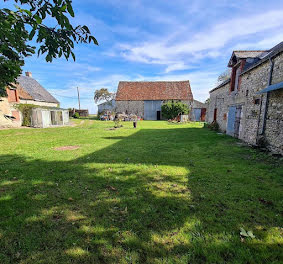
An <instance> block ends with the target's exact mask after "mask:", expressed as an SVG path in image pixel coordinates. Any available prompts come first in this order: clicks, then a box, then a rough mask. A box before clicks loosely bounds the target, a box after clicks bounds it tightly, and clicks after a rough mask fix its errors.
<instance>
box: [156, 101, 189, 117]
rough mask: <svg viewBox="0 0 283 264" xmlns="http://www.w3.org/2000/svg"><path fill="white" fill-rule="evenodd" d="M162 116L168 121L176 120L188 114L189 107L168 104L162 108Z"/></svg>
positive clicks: (174, 103) (179, 104)
mask: <svg viewBox="0 0 283 264" xmlns="http://www.w3.org/2000/svg"><path fill="white" fill-rule="evenodd" d="M161 112H162V116H163V117H165V118H166V119H174V118H176V117H177V116H178V115H181V114H185V115H186V114H188V113H189V107H188V105H186V104H183V103H181V102H168V103H166V104H163V105H162V106H161Z"/></svg>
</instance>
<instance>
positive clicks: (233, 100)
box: [207, 42, 283, 154]
mask: <svg viewBox="0 0 283 264" xmlns="http://www.w3.org/2000/svg"><path fill="white" fill-rule="evenodd" d="M228 67H231V68H232V72H231V77H230V78H229V79H228V80H226V81H225V82H223V83H222V84H220V85H218V86H217V87H216V88H214V89H213V90H211V91H210V103H209V108H208V117H207V121H208V122H209V123H211V122H213V121H216V122H217V123H218V124H219V127H220V130H221V131H223V132H226V133H227V134H228V135H231V136H234V137H236V138H239V139H242V140H243V141H245V142H247V143H249V144H251V145H255V146H264V147H266V148H268V149H269V150H271V151H273V152H275V153H280V154H283V42H281V43H279V44H278V45H276V46H275V47H273V48H271V49H270V50H261V51H259V50H257V51H234V52H233V53H232V56H231V58H230V60H229V63H228Z"/></svg>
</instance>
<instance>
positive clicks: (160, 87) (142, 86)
mask: <svg viewBox="0 0 283 264" xmlns="http://www.w3.org/2000/svg"><path fill="white" fill-rule="evenodd" d="M173 99H175V100H193V94H192V91H191V86H190V82H189V81H168V82H167V81H163V82H119V86H118V91H117V95H116V101H144V100H173Z"/></svg>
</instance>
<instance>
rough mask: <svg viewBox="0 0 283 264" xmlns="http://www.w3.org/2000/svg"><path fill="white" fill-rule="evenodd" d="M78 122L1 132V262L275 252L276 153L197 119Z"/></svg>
mask: <svg viewBox="0 0 283 264" xmlns="http://www.w3.org/2000/svg"><path fill="white" fill-rule="evenodd" d="M81 121H82V120H75V121H74V122H76V123H77V124H78V126H76V127H66V128H56V129H54V128H52V129H21V130H18V129H17V130H5V131H0V135H1V138H2V142H3V143H1V144H2V145H1V149H0V155H1V159H0V175H1V178H0V263H263V262H265V263H278V262H279V261H280V256H281V255H280V254H281V252H282V229H281V227H282V175H283V165H282V160H280V159H276V158H273V157H270V156H267V155H266V154H264V153H259V152H257V151H256V150H253V149H250V148H247V147H243V146H239V145H238V144H237V140H235V139H233V138H231V137H228V136H225V135H219V134H217V133H214V132H211V131H209V130H207V129H204V128H202V124H200V123H191V124H184V125H178V124H168V123H167V122H150V121H148V122H146V121H143V122H139V123H138V129H133V128H132V124H131V123H123V125H124V127H123V128H121V129H118V130H109V128H110V127H112V126H113V123H112V122H99V121H93V120H83V121H84V122H83V123H81ZM70 145H71V146H79V147H80V148H78V149H74V150H68V151H58V150H55V148H58V147H62V146H70ZM240 227H243V228H244V229H245V230H252V231H253V233H254V235H255V236H256V238H255V239H244V240H242V241H241V239H240V235H239V232H240V231H239V229H240Z"/></svg>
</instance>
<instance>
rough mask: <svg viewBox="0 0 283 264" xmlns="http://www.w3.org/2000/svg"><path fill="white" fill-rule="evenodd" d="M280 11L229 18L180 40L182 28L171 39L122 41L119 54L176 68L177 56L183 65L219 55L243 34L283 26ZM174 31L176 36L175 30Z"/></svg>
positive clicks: (276, 28) (248, 34) (245, 35)
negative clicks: (127, 42)
mask: <svg viewBox="0 0 283 264" xmlns="http://www.w3.org/2000/svg"><path fill="white" fill-rule="evenodd" d="M282 12H283V10H273V11H268V12H264V13H260V14H256V15H250V16H245V17H237V18H234V19H230V20H229V21H225V22H221V23H218V24H216V25H214V26H212V27H211V28H209V29H207V30H206V31H204V32H200V33H196V34H194V35H193V36H192V37H191V38H189V39H188V38H187V39H186V40H185V41H184V40H183V39H184V37H183V36H184V32H183V29H181V30H180V32H179V33H180V34H179V35H181V36H182V37H181V38H180V37H179V39H180V40H179V41H178V38H176V40H175V41H174V43H172V41H171V38H169V37H166V36H165V38H161V37H160V36H159V39H162V40H161V41H160V40H157V41H155V42H153V41H152V40H148V41H145V42H144V43H142V44H141V45H132V44H124V45H121V46H120V49H121V55H122V56H123V57H124V58H126V59H127V60H130V61H136V62H143V63H151V64H164V65H167V69H169V70H170V68H172V69H174V67H175V68H176V70H177V69H178V68H180V69H183V67H180V66H179V67H177V66H176V65H175V64H176V63H175V62H176V59H177V60H178V61H179V63H178V65H185V64H186V62H188V61H192V60H194V59H196V58H198V59H199V58H205V57H216V56H218V55H220V51H219V50H220V49H222V48H223V47H225V45H227V44H228V43H229V42H230V41H232V40H233V41H234V42H235V41H237V40H239V39H241V38H243V37H247V36H251V35H255V34H259V33H265V32H267V31H269V33H270V30H278V28H282V27H283V19H282ZM181 33H182V34H181ZM175 35H176V36H177V35H178V32H177V33H176V34H175ZM175 43H177V44H175ZM259 44H260V43H259ZM263 44H264V43H263ZM260 45H262V44H260ZM172 62H173V63H172ZM172 64H173V65H172ZM174 65H175V66H174Z"/></svg>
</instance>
